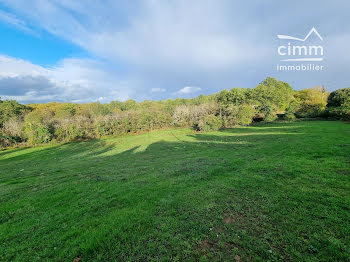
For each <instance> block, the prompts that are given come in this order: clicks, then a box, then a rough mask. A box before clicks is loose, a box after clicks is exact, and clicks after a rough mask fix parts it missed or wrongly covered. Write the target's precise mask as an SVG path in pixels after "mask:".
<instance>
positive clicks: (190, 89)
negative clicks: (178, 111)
mask: <svg viewBox="0 0 350 262" xmlns="http://www.w3.org/2000/svg"><path fill="white" fill-rule="evenodd" d="M201 90H202V89H201V88H200V87H196V86H185V87H184V88H181V89H180V90H179V91H177V92H176V93H177V94H180V95H181V94H192V93H197V92H199V91H201Z"/></svg>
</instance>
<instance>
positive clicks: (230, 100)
mask: <svg viewBox="0 0 350 262" xmlns="http://www.w3.org/2000/svg"><path fill="white" fill-rule="evenodd" d="M313 117H328V118H329V117H331V118H340V119H345V120H349V119H350V88H344V89H339V90H336V91H334V92H331V93H329V92H327V91H326V90H325V88H323V87H313V88H311V89H303V90H300V91H295V90H293V88H292V87H291V86H290V85H289V84H288V83H285V82H283V81H278V80H276V79H274V78H271V77H268V78H266V79H265V80H264V81H262V82H261V83H260V84H259V85H258V86H256V87H255V88H252V89H245V88H233V89H231V90H223V91H221V92H219V93H217V94H213V95H208V96H204V95H201V96H199V97H196V98H192V99H180V98H178V99H175V100H171V99H169V100H164V101H149V100H146V101H143V102H140V103H138V102H136V101H134V100H127V101H125V102H120V101H112V102H111V103H107V104H100V103H98V102H95V103H87V104H73V103H56V102H52V103H46V104H28V105H21V104H19V103H18V102H17V101H14V100H5V101H2V100H1V99H0V128H1V129H0V147H2V148H4V147H9V146H14V145H21V144H24V145H34V144H42V143H49V142H67V141H73V140H77V139H92V138H100V137H102V136H107V135H123V134H127V133H137V132H142V131H150V130H154V129H160V128H167V127H193V128H194V129H196V130H198V131H209V130H217V129H220V128H230V127H234V126H237V125H249V124H251V123H252V122H253V121H274V120H276V119H282V120H288V121H292V120H295V119H297V118H313Z"/></svg>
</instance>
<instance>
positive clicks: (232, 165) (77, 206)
mask: <svg viewBox="0 0 350 262" xmlns="http://www.w3.org/2000/svg"><path fill="white" fill-rule="evenodd" d="M349 207H350V124H346V123H342V122H321V121H314V122H298V123H291V124H269V125H259V126H252V127H245V128H236V129H231V130H225V131H219V132H210V133H203V134H198V133H193V132H192V131H191V130H186V129H181V130H172V131H170V130H166V131H157V132H153V133H149V134H143V135H139V136H129V137H123V138H109V139H105V140H100V141H90V142H79V143H70V144H65V145H59V146H45V147H37V148H29V149H17V150H12V151H3V152H0V260H1V261H7V260H18V261H46V260H49V261H73V259H74V258H77V257H81V261H90V260H101V261H111V260H118V261H120V260H122V261H124V260H132V261H135V260H143V261H144V260H155V261H165V260H179V261H183V260H200V259H202V260H204V261H205V260H209V261H216V260H230V261H232V260H234V259H236V260H239V258H241V260H243V261H246V260H262V261H266V260H282V259H283V260H285V261H288V260H293V261H301V260H311V261H322V260H325V261H326V260H328V261H335V260H346V259H348V257H349V256H350V246H349V243H350V208H349ZM238 256H239V257H238Z"/></svg>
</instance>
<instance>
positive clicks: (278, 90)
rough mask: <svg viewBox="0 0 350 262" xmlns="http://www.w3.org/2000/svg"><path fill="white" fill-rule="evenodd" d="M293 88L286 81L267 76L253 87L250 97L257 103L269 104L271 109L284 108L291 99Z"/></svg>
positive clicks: (261, 104)
mask: <svg viewBox="0 0 350 262" xmlns="http://www.w3.org/2000/svg"><path fill="white" fill-rule="evenodd" d="M293 93H294V91H293V88H292V87H291V86H290V85H289V84H288V83H286V82H283V81H278V80H277V79H275V78H272V77H268V78H266V79H265V80H264V81H262V82H261V83H260V84H259V85H258V86H257V87H255V88H254V89H253V90H252V91H251V93H250V96H251V99H252V100H253V101H255V102H256V103H257V104H258V105H260V106H264V105H269V106H271V107H272V108H273V110H275V111H277V110H282V111H283V110H285V109H286V108H287V107H288V105H289V103H290V102H291V101H292V100H293Z"/></svg>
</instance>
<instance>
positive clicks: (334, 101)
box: [327, 87, 350, 107]
mask: <svg viewBox="0 0 350 262" xmlns="http://www.w3.org/2000/svg"><path fill="white" fill-rule="evenodd" d="M346 103H350V87H348V88H343V89H338V90H336V91H333V92H332V93H330V95H329V97H328V105H327V106H328V107H338V106H342V105H344V104H346Z"/></svg>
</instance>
